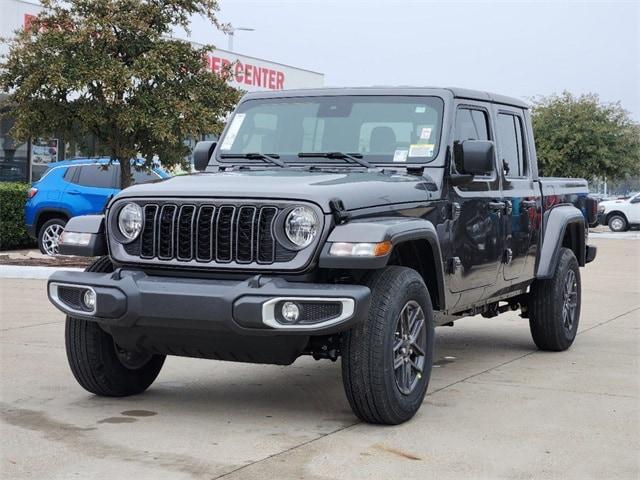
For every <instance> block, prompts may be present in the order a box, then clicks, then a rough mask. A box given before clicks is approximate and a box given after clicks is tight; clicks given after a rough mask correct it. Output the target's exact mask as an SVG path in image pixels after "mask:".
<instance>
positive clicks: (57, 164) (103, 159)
mask: <svg viewBox="0 0 640 480" xmlns="http://www.w3.org/2000/svg"><path fill="white" fill-rule="evenodd" d="M108 162H109V158H108V157H98V158H96V157H77V158H72V159H68V160H61V161H59V162H51V163H50V164H49V166H50V167H68V166H69V165H78V164H79V163H100V164H102V163H108Z"/></svg>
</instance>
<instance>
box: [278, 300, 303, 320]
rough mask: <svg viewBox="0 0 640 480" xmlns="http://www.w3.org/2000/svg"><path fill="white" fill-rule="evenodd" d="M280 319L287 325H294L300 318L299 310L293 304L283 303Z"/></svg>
mask: <svg viewBox="0 0 640 480" xmlns="http://www.w3.org/2000/svg"><path fill="white" fill-rule="evenodd" d="M282 318H283V319H284V320H286V321H287V322H288V323H295V322H297V321H298V318H300V308H298V305H296V304H295V303H293V302H284V304H283V305H282Z"/></svg>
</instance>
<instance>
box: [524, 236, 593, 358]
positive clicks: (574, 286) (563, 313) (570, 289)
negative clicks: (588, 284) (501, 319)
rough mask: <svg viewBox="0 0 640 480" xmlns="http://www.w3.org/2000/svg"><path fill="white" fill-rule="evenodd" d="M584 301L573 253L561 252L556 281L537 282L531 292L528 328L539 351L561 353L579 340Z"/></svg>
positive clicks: (570, 251) (551, 279)
mask: <svg viewBox="0 0 640 480" xmlns="http://www.w3.org/2000/svg"><path fill="white" fill-rule="evenodd" d="M581 298H582V292H581V282H580V268H579V267H578V261H577V260H576V256H575V255H574V253H573V251H572V250H570V249H568V248H562V249H561V250H560V259H559V261H558V267H557V269H556V273H555V275H554V276H553V278H550V279H548V280H536V281H535V282H534V283H533V285H532V286H531V291H530V292H529V328H530V329H531V336H532V337H533V341H534V342H535V344H536V345H537V346H538V348H539V349H540V350H548V351H553V352H561V351H564V350H566V349H568V348H569V347H570V346H571V344H572V343H573V341H574V340H575V338H576V333H577V332H578V323H579V321H580V302H581Z"/></svg>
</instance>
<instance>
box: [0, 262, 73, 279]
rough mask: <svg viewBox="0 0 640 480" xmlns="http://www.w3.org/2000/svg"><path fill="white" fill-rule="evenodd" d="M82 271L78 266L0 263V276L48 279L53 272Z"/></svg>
mask: <svg viewBox="0 0 640 480" xmlns="http://www.w3.org/2000/svg"><path fill="white" fill-rule="evenodd" d="M61 270H64V271H68V272H82V271H84V268H78V267H27V266H24V265H0V278H23V279H30V280H47V279H48V278H49V276H50V275H51V274H52V273H53V272H58V271H61Z"/></svg>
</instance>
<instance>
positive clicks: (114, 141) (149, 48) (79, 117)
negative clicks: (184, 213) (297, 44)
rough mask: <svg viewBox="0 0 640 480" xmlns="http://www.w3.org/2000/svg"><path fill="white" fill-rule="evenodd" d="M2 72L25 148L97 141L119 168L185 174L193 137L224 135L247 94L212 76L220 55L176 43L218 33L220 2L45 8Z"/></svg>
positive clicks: (99, 0)
mask: <svg viewBox="0 0 640 480" xmlns="http://www.w3.org/2000/svg"><path fill="white" fill-rule="evenodd" d="M42 4H43V5H44V7H45V9H44V10H43V11H42V13H40V14H39V15H38V17H37V18H36V19H34V21H33V22H32V23H31V26H30V28H29V29H28V30H27V31H24V30H21V31H19V32H17V36H16V38H15V40H13V41H12V42H11V45H10V52H9V54H8V55H7V56H6V58H5V59H4V61H3V63H2V64H0V89H2V90H5V91H7V92H10V93H11V95H10V97H9V98H8V102H7V103H8V105H9V106H10V108H11V111H10V114H11V115H12V116H13V117H14V118H15V120H16V123H15V127H14V129H13V132H12V133H13V135H14V136H15V137H17V138H18V139H26V138H28V137H38V136H43V137H47V136H50V135H51V133H52V132H56V134H61V135H63V136H64V138H65V139H73V140H76V141H82V139H83V137H86V136H87V135H88V134H92V135H94V136H95V137H96V138H97V140H98V143H99V144H100V145H101V147H102V148H104V149H105V150H106V151H107V153H108V155H109V156H110V157H111V158H112V160H119V161H120V169H121V171H122V172H123V175H122V187H123V188H124V187H126V186H128V185H129V184H130V181H131V177H130V174H129V172H130V165H129V162H130V159H131V158H134V157H136V156H137V155H138V154H141V155H142V156H143V157H144V158H145V159H146V164H145V167H146V168H150V166H151V163H152V159H153V157H154V156H157V157H158V158H159V159H160V161H161V162H162V164H163V165H164V166H165V167H169V168H170V167H172V166H175V165H182V166H186V165H185V160H184V157H185V155H187V154H188V147H186V146H185V145H184V144H183V140H184V139H185V138H199V136H200V135H201V134H204V133H214V134H215V133H219V132H220V131H221V129H222V127H223V122H224V118H225V116H226V115H227V114H228V112H229V111H230V110H231V109H232V108H233V107H234V106H235V104H236V103H237V101H238V99H239V92H238V91H237V90H236V89H234V88H232V87H230V86H229V85H228V84H227V83H226V82H225V79H224V78H222V76H220V75H216V74H215V73H213V72H212V71H211V70H210V69H208V68H207V65H206V62H205V61H204V59H205V58H206V54H207V52H208V51H210V50H211V49H212V48H213V47H212V46H206V47H204V48H201V49H196V48H194V47H193V46H192V45H191V44H190V43H187V42H184V41H181V40H175V39H171V38H168V37H167V35H169V34H170V33H171V29H172V27H174V26H179V27H183V28H185V29H187V28H188V25H189V17H190V16H191V15H193V14H200V15H205V16H207V17H208V18H209V19H211V20H212V21H213V22H214V23H215V24H216V25H217V26H220V25H219V24H218V22H217V20H216V17H215V13H216V11H217V9H218V5H217V0H43V1H42Z"/></svg>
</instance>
